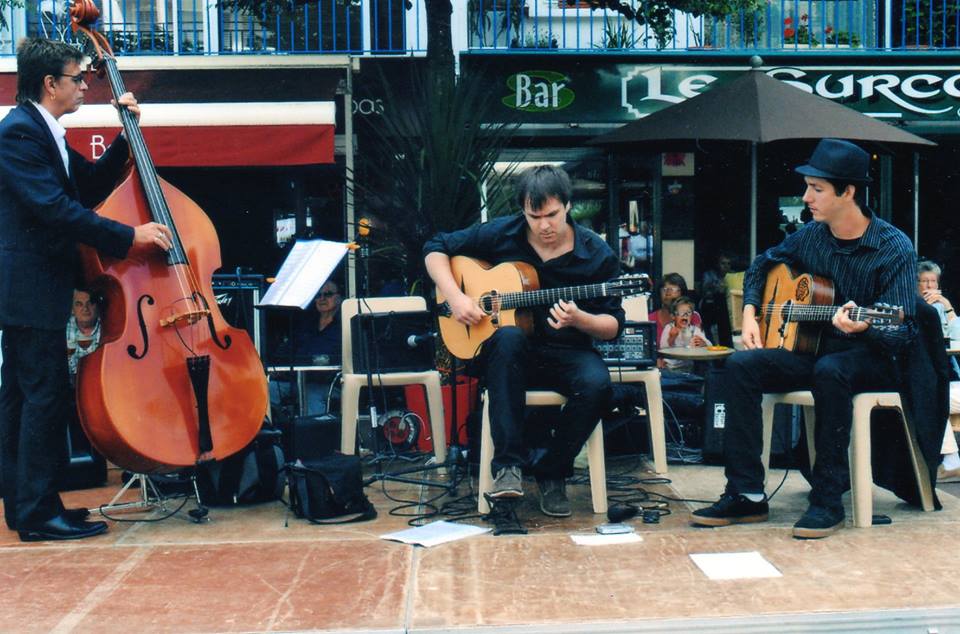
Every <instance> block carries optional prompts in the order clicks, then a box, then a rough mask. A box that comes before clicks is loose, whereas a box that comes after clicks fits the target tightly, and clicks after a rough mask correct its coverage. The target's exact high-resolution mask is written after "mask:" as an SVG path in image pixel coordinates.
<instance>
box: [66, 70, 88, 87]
mask: <svg viewBox="0 0 960 634" xmlns="http://www.w3.org/2000/svg"><path fill="white" fill-rule="evenodd" d="M60 77H66V78H67V79H69V80H71V81H72V82H73V83H75V84H77V85H78V86H79V85H80V84H82V83H83V82H84V81H86V80H85V79H84V77H83V73H82V72H80V73H77V74H76V75H60Z"/></svg>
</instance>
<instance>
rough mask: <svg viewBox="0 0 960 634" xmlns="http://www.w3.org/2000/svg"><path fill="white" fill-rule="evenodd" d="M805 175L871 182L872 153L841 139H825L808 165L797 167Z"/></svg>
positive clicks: (814, 152) (836, 179) (819, 144)
mask: <svg viewBox="0 0 960 634" xmlns="http://www.w3.org/2000/svg"><path fill="white" fill-rule="evenodd" d="M795 171H796V172H799V173H800V174H803V175H804V176H814V177H816V178H826V179H828V180H834V181H842V182H855V183H869V182H871V181H872V180H873V179H871V178H870V175H869V171H870V155H869V154H867V153H866V152H864V151H863V150H862V149H861V148H860V147H858V146H856V145H854V144H853V143H850V141H841V140H840V139H823V140H822V141H820V143H818V144H817V149H815V150H814V151H813V156H811V157H810V160H809V161H807V164H806V165H801V166H800V167H798V168H796V170H795Z"/></svg>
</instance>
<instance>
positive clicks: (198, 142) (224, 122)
mask: <svg viewBox="0 0 960 634" xmlns="http://www.w3.org/2000/svg"><path fill="white" fill-rule="evenodd" d="M334 117H335V108H334V103H333V102H332V101H317V102H282V103H200V104H189V103H178V104H144V105H142V106H141V117H140V128H141V130H142V131H143V138H144V140H145V141H146V143H147V148H149V150H150V155H151V156H152V157H153V162H154V164H155V165H157V166H158V167H228V166H255V165H311V164H317V163H333V144H334V128H335V118H334ZM60 122H61V123H63V126H64V127H65V128H67V141H68V142H69V143H70V146H71V147H72V148H74V149H75V150H77V151H78V152H80V153H82V154H84V155H85V156H86V157H87V158H88V159H91V160H92V159H95V158H97V157H99V156H100V154H102V153H103V151H104V149H105V148H106V146H107V145H109V144H110V142H111V141H112V140H113V138H114V137H115V136H116V135H117V134H118V133H119V132H120V121H119V119H118V118H117V113H116V111H115V110H114V109H113V107H112V106H109V105H88V106H83V107H82V108H80V110H79V111H77V112H75V113H73V114H69V115H64V116H63V118H61V119H60Z"/></svg>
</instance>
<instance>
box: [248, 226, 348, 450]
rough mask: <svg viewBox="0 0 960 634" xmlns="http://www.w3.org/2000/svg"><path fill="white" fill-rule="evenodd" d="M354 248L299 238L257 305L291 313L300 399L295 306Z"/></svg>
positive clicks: (305, 300)
mask: <svg viewBox="0 0 960 634" xmlns="http://www.w3.org/2000/svg"><path fill="white" fill-rule="evenodd" d="M349 250H350V245H349V244H347V243H345V242H332V241H330V240H297V241H296V242H295V243H294V245H293V248H292V249H290V253H288V254H287V257H286V259H285V260H284V261H283V264H282V265H281V266H280V270H279V271H278V272H277V276H276V279H275V281H274V282H273V284H272V285H271V286H270V288H269V289H268V290H267V292H266V294H264V296H263V299H261V300H260V302H259V303H258V304H257V305H256V308H257V309H278V310H285V311H287V313H288V328H289V340H288V341H289V346H290V359H289V361H290V393H291V394H293V393H294V392H296V393H297V396H298V401H299V399H301V398H302V395H301V394H300V393H299V387H298V385H297V379H296V370H295V369H294V368H295V361H296V351H295V346H294V343H295V342H294V328H293V316H294V314H295V313H294V311H295V310H298V309H299V310H301V311H303V310H306V309H307V307H308V306H309V305H310V302H312V301H313V298H314V297H316V295H317V293H318V292H319V291H320V288H321V287H322V286H323V285H324V284H325V283H326V281H327V280H328V279H329V278H330V276H331V275H332V274H333V272H334V270H335V269H336V268H337V266H338V265H339V264H340V261H341V260H342V259H343V256H345V255H346V254H347V251H349ZM298 411H299V410H298ZM291 420H293V417H291ZM295 439H296V434H295V433H291V434H290V442H291V444H290V449H291V451H292V452H293V453H294V454H296V447H295V446H294V445H293V443H294V442H295ZM290 458H291V459H295V458H296V456H295V455H294V456H291V457H290Z"/></svg>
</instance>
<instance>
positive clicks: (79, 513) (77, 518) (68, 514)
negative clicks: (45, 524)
mask: <svg viewBox="0 0 960 634" xmlns="http://www.w3.org/2000/svg"><path fill="white" fill-rule="evenodd" d="M63 516H64V517H65V518H67V519H68V520H70V521H71V522H82V521H83V520H85V519H87V518H88V517H90V509H88V508H87V507H85V506H78V507H77V508H75V509H63Z"/></svg>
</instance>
